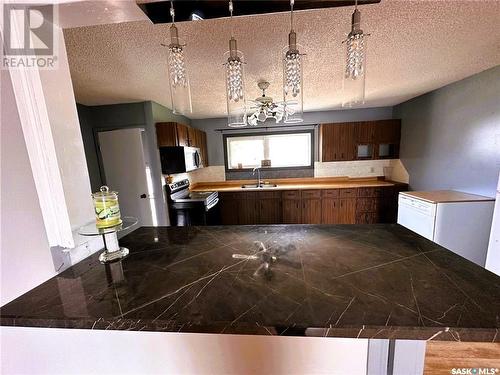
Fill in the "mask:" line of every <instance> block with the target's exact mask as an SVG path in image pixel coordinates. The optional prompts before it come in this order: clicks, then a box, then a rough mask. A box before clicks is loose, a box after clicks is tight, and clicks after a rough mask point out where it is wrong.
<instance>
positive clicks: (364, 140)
mask: <svg viewBox="0 0 500 375" xmlns="http://www.w3.org/2000/svg"><path fill="white" fill-rule="evenodd" d="M375 124H376V121H365V122H358V123H356V135H355V139H356V143H358V144H369V143H374V142H375V128H376V125H375Z"/></svg>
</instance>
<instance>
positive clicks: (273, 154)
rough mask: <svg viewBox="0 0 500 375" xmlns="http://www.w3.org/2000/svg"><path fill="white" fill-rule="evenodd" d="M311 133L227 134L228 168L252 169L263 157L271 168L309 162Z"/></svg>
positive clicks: (306, 165) (294, 165)
mask: <svg viewBox="0 0 500 375" xmlns="http://www.w3.org/2000/svg"><path fill="white" fill-rule="evenodd" d="M311 141H312V140H311V133H291V134H290V133H289V134H286V133H284V134H272V135H255V136H244V137H236V136H234V137H227V157H228V166H229V168H230V169H237V168H238V164H241V167H242V168H254V167H257V166H260V165H261V161H262V160H263V159H270V160H271V168H272V167H304V166H305V167H308V166H310V165H311V163H312V160H311V147H312V145H311Z"/></svg>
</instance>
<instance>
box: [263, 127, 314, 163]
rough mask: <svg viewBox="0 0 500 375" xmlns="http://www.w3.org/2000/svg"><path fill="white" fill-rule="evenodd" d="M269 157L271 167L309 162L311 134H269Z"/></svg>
mask: <svg viewBox="0 0 500 375" xmlns="http://www.w3.org/2000/svg"><path fill="white" fill-rule="evenodd" d="M269 159H271V166H272V167H298V166H308V165H310V164H311V134H310V133H302V134H284V135H281V134H280V135H270V136H269Z"/></svg>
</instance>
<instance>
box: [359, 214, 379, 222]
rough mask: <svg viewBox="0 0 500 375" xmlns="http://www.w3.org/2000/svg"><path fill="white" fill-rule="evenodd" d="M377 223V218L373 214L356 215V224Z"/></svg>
mask: <svg viewBox="0 0 500 375" xmlns="http://www.w3.org/2000/svg"><path fill="white" fill-rule="evenodd" d="M377 222H378V216H377V214H376V213H373V212H358V213H357V214H356V224H375V223H377Z"/></svg>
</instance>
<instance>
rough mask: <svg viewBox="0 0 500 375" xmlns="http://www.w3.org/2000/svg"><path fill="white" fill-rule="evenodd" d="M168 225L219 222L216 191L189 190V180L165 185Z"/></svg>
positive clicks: (211, 223)
mask: <svg viewBox="0 0 500 375" xmlns="http://www.w3.org/2000/svg"><path fill="white" fill-rule="evenodd" d="M166 190H167V191H166V194H167V201H168V209H169V216H170V225H172V226H190V225H218V224H220V213H219V206H218V203H219V197H218V193H217V192H216V191H211V192H191V191H189V180H187V179H185V180H181V181H178V182H174V183H171V184H168V185H167V187H166Z"/></svg>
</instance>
